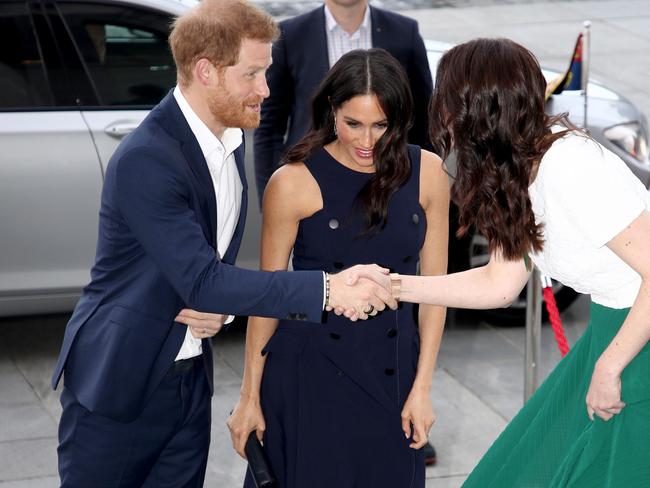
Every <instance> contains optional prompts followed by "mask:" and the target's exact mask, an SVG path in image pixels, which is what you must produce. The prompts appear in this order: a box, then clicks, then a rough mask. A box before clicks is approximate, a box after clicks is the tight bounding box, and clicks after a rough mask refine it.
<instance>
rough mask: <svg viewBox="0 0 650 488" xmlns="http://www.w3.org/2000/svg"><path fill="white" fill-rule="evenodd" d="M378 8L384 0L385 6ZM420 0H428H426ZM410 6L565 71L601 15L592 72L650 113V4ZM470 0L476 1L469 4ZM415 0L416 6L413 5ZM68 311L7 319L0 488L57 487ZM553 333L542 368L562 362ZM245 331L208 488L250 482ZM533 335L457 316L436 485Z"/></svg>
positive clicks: (228, 373)
mask: <svg viewBox="0 0 650 488" xmlns="http://www.w3.org/2000/svg"><path fill="white" fill-rule="evenodd" d="M377 3H379V2H377ZM420 3H423V2H419V3H418V6H419V4H420ZM450 3H451V4H453V5H454V6H452V7H446V8H436V9H417V10H410V11H404V13H406V14H407V15H411V16H412V17H414V18H416V19H418V20H419V22H420V28H421V31H422V33H423V35H424V36H425V37H427V38H431V39H438V40H443V41H448V42H460V41H463V40H466V39H470V38H472V37H476V36H479V35H482V36H495V35H500V36H507V37H511V38H513V39H515V40H517V41H519V42H522V43H524V44H525V45H527V46H528V47H530V48H531V49H532V50H533V51H534V52H535V53H536V54H537V55H538V56H539V57H540V59H541V60H542V63H543V64H544V65H546V66H549V67H553V68H557V69H564V68H565V66H566V65H567V63H568V60H569V57H570V54H571V50H572V48H573V44H574V42H575V37H576V35H577V33H578V31H579V29H580V26H581V23H582V21H583V20H584V19H590V20H591V21H592V22H593V29H592V33H593V34H592V68H593V76H594V78H597V79H599V80H600V81H603V82H605V83H606V84H607V85H608V86H610V87H612V88H614V89H616V90H617V91H620V92H621V93H624V94H625V95H626V96H628V97H629V98H630V99H632V100H633V101H635V102H636V103H637V104H639V106H640V107H642V109H643V110H644V111H645V112H646V114H648V113H650V92H649V91H648V90H647V89H646V88H645V86H646V80H647V79H648V77H649V75H650V56H648V52H649V49H648V48H650V31H649V30H648V29H647V26H648V25H649V21H650V2H648V1H645V0H633V1H612V0H610V1H606V0H603V1H579V0H577V1H558V2H538V3H530V4H521V2H519V1H517V2H515V3H516V4H514V5H501V4H498V3H499V2H497V1H491V0H474V1H471V0H469V1H467V2H462V1H461V2H453V1H451V0H450ZM463 3H466V4H469V6H460V5H461V4H463ZM410 5H414V4H413V3H410ZM66 320H67V316H66V315H56V316H45V317H27V318H20V319H4V320H0V488H50V487H55V486H57V483H58V478H57V477H56V426H57V421H58V418H59V415H60V407H59V404H58V394H57V393H56V392H52V391H50V389H49V386H48V384H49V377H50V374H51V371H52V369H53V367H54V363H55V360H56V354H57V353H58V348H59V345H60V341H61V337H62V334H63V329H64V326H65V322H66ZM564 320H565V322H566V324H567V333H568V336H569V340H570V342H571V343H573V342H575V339H576V338H577V337H578V335H579V334H580V333H581V332H582V330H583V329H584V327H585V324H586V320H587V300H586V299H584V298H583V299H581V300H579V301H578V302H576V304H575V305H574V306H573V307H572V308H571V309H570V310H569V311H568V312H567V313H565V314H564ZM549 332H550V331H549V329H548V328H544V337H543V344H542V352H543V354H542V361H541V369H542V373H543V374H546V372H548V371H549V370H550V368H552V367H553V366H554V365H555V364H556V363H557V361H558V360H559V353H558V352H557V350H556V347H555V345H554V344H553V342H552V338H551V336H550V333H549ZM243 339H244V338H243V334H242V332H241V331H233V332H231V333H229V334H226V335H223V336H220V337H218V338H217V339H216V340H215V347H216V355H215V363H216V364H215V366H216V367H215V374H216V378H215V380H216V381H215V383H216V385H217V391H216V395H215V398H214V401H213V418H214V426H213V433H212V434H213V436H212V439H213V441H212V450H211V454H210V463H209V468H208V474H207V481H206V486H211V487H218V488H231V487H233V488H234V487H237V486H240V485H241V479H242V477H243V473H244V469H245V464H244V463H243V461H242V460H240V459H239V458H238V457H237V455H236V454H234V453H233V451H232V450H231V449H230V442H229V439H228V436H227V434H226V430H225V426H224V423H225V419H226V416H227V413H228V412H229V411H230V409H231V408H232V406H233V404H234V402H235V401H236V398H237V394H238V389H239V381H240V377H241V372H242V352H243ZM523 344H524V331H523V329H520V328H514V329H508V328H498V327H492V326H489V325H487V324H485V323H482V322H481V321H480V320H479V319H478V318H477V317H476V315H474V314H468V313H458V314H456V318H455V320H453V321H450V323H449V325H448V327H447V330H446V332H445V337H444V341H443V346H442V350H441V356H440V362H439V370H438V373H437V374H436V378H435V382H434V385H433V389H432V399H433V401H434V405H435V408H436V410H437V413H438V417H439V420H438V423H437V424H436V426H435V427H434V429H433V431H432V439H433V441H434V443H435V445H436V447H437V448H438V451H439V462H438V465H437V466H436V467H434V468H429V469H428V471H427V477H428V479H429V481H428V486H431V487H436V488H451V487H457V486H460V484H461V483H462V481H463V479H464V478H465V476H466V475H467V474H468V473H469V471H470V470H471V468H472V466H474V465H475V464H476V462H477V460H478V459H479V458H480V456H481V455H482V454H483V452H484V451H485V450H486V449H487V447H488V446H489V444H490V443H491V442H492V440H493V439H494V438H495V437H496V436H497V435H498V434H499V432H500V431H501V430H502V429H503V427H504V426H505V424H506V422H507V421H508V419H510V418H511V417H512V416H513V415H514V414H515V413H516V411H517V410H518V409H519V407H520V406H521V403H522V398H523V372H522V371H523V370H522V368H523V349H524V346H523Z"/></svg>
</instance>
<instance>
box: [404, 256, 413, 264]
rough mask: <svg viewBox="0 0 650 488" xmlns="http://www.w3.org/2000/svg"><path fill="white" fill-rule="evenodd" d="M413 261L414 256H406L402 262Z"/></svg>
mask: <svg viewBox="0 0 650 488" xmlns="http://www.w3.org/2000/svg"><path fill="white" fill-rule="evenodd" d="M411 261H413V256H406V257H404V259H402V262H403V263H404V264H408V263H410V262H411Z"/></svg>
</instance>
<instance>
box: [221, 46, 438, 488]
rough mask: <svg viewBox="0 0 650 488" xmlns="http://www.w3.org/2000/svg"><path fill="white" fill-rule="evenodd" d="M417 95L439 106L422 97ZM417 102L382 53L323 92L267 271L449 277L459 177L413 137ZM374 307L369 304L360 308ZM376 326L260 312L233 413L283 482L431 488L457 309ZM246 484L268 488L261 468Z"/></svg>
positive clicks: (363, 59)
mask: <svg viewBox="0 0 650 488" xmlns="http://www.w3.org/2000/svg"><path fill="white" fill-rule="evenodd" d="M417 103H427V101H426V100H417ZM412 105H413V101H412V98H411V94H410V91H409V84H408V80H407V79H406V76H405V75H404V73H403V71H402V68H401V67H400V65H399V63H398V62H397V61H395V60H394V59H393V58H392V57H391V56H390V55H389V54H388V53H387V52H385V51H383V50H380V49H371V50H367V51H363V50H357V51H352V52H350V53H348V54H346V55H345V56H343V57H342V58H341V59H340V60H339V61H338V63H336V65H335V66H334V67H333V68H332V70H331V71H330V72H329V74H328V76H327V77H326V79H325V80H324V81H323V83H322V84H321V86H320V87H319V89H318V91H317V93H316V95H315V98H314V101H313V106H312V109H313V117H312V118H313V120H312V129H311V131H310V132H309V133H308V134H307V135H306V136H305V137H304V139H303V140H302V141H301V142H300V143H299V144H298V145H296V146H295V147H294V148H292V149H291V150H290V151H289V153H288V154H287V156H286V158H285V162H286V164H284V165H283V166H282V167H281V168H280V169H279V170H277V171H276V172H275V174H274V175H273V177H272V178H271V180H270V181H269V185H268V187H267V189H266V193H265V196H264V204H263V216H264V220H263V226H262V250H261V267H262V269H264V270H269V271H273V270H280V269H286V268H287V265H288V261H289V257H290V255H291V253H292V251H293V261H292V263H293V268H294V269H324V270H326V271H327V272H330V273H336V272H337V271H339V270H341V269H344V268H347V267H350V266H352V265H355V264H361V263H377V264H380V265H381V266H384V267H386V268H389V269H391V270H392V271H394V272H399V273H408V274H412V273H416V272H417V270H418V263H419V269H420V271H421V273H422V274H443V273H445V271H446V265H447V237H448V205H449V204H448V201H449V195H448V193H449V189H448V178H447V174H446V173H445V172H444V171H443V169H442V163H441V160H440V159H439V158H438V157H437V156H436V155H434V154H432V153H430V152H427V151H424V150H421V149H420V148H419V147H416V146H410V145H407V143H406V137H407V133H408V129H409V126H410V123H411V109H412ZM359 312H363V311H359ZM365 312H368V313H369V314H370V315H373V317H370V319H369V320H367V321H365V322H364V323H360V322H351V321H349V320H348V319H346V318H345V317H344V316H337V315H335V314H334V313H327V312H325V316H324V320H323V323H310V322H307V321H304V320H300V319H301V317H299V316H296V317H291V319H293V320H289V319H287V320H280V321H279V323H278V321H277V320H272V319H266V318H257V317H253V318H251V319H250V320H249V323H248V332H247V338H246V364H245V371H244V378H243V383H242V389H241V397H240V400H239V402H238V405H237V406H236V408H235V410H234V412H233V414H232V416H231V418H230V420H229V422H228V425H229V428H230V429H231V435H232V437H233V444H234V447H235V449H236V450H237V451H238V452H239V453H240V454H241V455H243V447H244V444H245V441H246V439H247V437H248V435H249V433H250V432H252V431H254V430H256V431H257V435H258V437H259V438H260V439H262V440H263V444H264V449H265V450H266V453H267V456H268V459H269V461H270V464H271V467H272V470H273V472H274V474H275V476H276V478H277V479H278V482H279V486H280V487H282V488H307V487H308V488H321V487H322V488H332V487H336V488H353V487H373V488H380V487H386V488H395V487H399V488H408V487H424V459H423V454H422V452H421V450H419V449H420V448H421V447H422V446H423V445H424V444H425V443H426V442H427V436H428V431H429V429H430V428H431V426H432V424H433V422H434V420H435V416H434V412H433V408H432V405H431V400H430V388H431V381H432V375H433V370H434V366H435V361H436V356H437V353H438V348H439V344H440V339H441V335H442V330H443V325H444V318H445V309H444V308H441V307H432V306H422V307H420V309H419V312H418V311H417V309H415V308H414V307H413V305H411V304H408V303H404V304H401V305H400V308H399V309H398V310H396V311H391V310H389V309H385V310H383V311H378V310H365ZM244 486H245V487H247V488H252V487H254V483H253V481H252V479H251V478H250V473H248V474H247V478H246V481H245V483H244Z"/></svg>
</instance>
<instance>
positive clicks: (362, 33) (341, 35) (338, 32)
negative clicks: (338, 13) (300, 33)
mask: <svg viewBox="0 0 650 488" xmlns="http://www.w3.org/2000/svg"><path fill="white" fill-rule="evenodd" d="M325 27H326V29H325V30H326V32H327V54H328V57H329V63H330V68H331V67H332V66H334V63H336V62H337V61H338V60H339V58H340V57H341V56H343V55H344V54H345V53H347V52H349V51H352V50H353V49H370V48H371V47H372V25H371V20H370V7H368V6H366V13H365V14H364V16H363V21H362V22H361V25H360V26H359V28H358V29H357V30H356V32H353V33H352V34H348V33H347V32H345V31H344V30H343V28H342V27H341V26H340V25H339V24H338V23H337V22H336V19H335V18H334V15H332V12H331V11H330V9H329V8H327V5H325Z"/></svg>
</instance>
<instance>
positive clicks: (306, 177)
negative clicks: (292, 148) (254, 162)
mask: <svg viewBox="0 0 650 488" xmlns="http://www.w3.org/2000/svg"><path fill="white" fill-rule="evenodd" d="M267 200H268V202H267ZM267 205H273V206H278V205H282V206H286V207H287V208H289V207H291V208H293V209H295V211H296V212H297V213H298V214H300V215H302V213H305V214H306V215H311V214H312V213H314V211H315V210H313V207H318V208H320V207H322V198H321V197H320V188H319V186H318V183H317V182H316V180H315V179H314V177H313V175H312V174H311V172H310V171H309V169H308V168H307V166H306V165H305V163H304V162H302V161H297V162H293V163H286V164H283V165H282V166H280V167H279V168H278V169H277V170H275V172H274V173H273V174H272V175H271V178H270V179H269V182H268V184H267V186H266V190H265V192H264V206H265V207H266V206H267ZM318 208H316V210H318ZM301 218H302V217H301Z"/></svg>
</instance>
